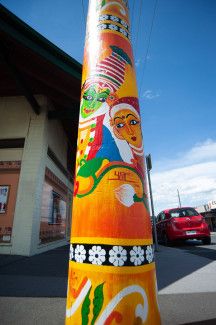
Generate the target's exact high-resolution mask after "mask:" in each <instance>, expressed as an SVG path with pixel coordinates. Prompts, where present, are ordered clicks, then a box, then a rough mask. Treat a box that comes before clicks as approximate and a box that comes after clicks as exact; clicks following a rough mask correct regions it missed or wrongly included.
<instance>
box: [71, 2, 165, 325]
mask: <svg viewBox="0 0 216 325" xmlns="http://www.w3.org/2000/svg"><path fill="white" fill-rule="evenodd" d="M128 10H129V9H128V4H127V1H126V0H116V1H112V0H90V2H89V12H88V21H87V35H86V43H85V51H84V62H83V79H82V92H81V106H80V119H79V130H78V142H77V159H76V178H75V184H74V201H73V214H72V233H71V246H70V261H69V276H68V294H67V307H66V324H73V325H80V324H82V325H88V324H91V325H93V324H97V325H102V324H105V325H108V324H123V325H127V324H130V325H131V324H151V325H155V324H160V315H159V308H158V302H157V288H156V276H155V262H154V250H153V242H152V233H151V222H150V217H149V211H148V201H147V196H146V176H145V168H144V153H143V141H142V131H141V120H140V109H139V102H138V98H137V86H136V76H135V69H134V59H133V53H132V48H131V43H130V25H129V12H128Z"/></svg>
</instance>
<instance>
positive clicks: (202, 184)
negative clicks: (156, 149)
mask: <svg viewBox="0 0 216 325" xmlns="http://www.w3.org/2000/svg"><path fill="white" fill-rule="evenodd" d="M154 170H157V172H154ZM154 170H152V178H151V179H152V188H153V195H154V203H155V210H156V213H158V212H159V211H160V210H163V209H165V208H170V207H177V206H178V196H177V189H178V190H179V192H180V197H181V201H182V206H199V205H202V204H206V203H207V202H208V201H210V200H213V199H215V198H216V141H215V142H214V141H212V140H207V141H205V142H203V143H199V144H196V145H195V146H194V147H193V148H191V149H190V150H188V151H187V152H185V153H181V155H180V154H179V155H178V159H173V160H171V159H170V160H163V161H160V162H157V163H156V164H155V168H154Z"/></svg>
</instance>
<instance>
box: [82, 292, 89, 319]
mask: <svg viewBox="0 0 216 325" xmlns="http://www.w3.org/2000/svg"><path fill="white" fill-rule="evenodd" d="M90 292H91V288H90V289H89V291H88V294H87V296H86V297H85V300H84V302H83V304H82V309H81V314H82V325H88V320H89V319H88V316H89V312H90V304H91V300H90V299H89V295H90Z"/></svg>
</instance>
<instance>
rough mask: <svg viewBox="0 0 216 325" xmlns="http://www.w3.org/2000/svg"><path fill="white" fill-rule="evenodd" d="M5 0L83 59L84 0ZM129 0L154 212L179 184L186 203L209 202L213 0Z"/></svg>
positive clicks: (213, 139) (212, 194) (214, 132)
mask: <svg viewBox="0 0 216 325" xmlns="http://www.w3.org/2000/svg"><path fill="white" fill-rule="evenodd" d="M156 1H157V2H156ZM0 3H1V4H3V5H4V6H6V7H7V8H8V9H9V10H11V11H12V12H13V13H14V14H16V15H17V16H18V17H19V18H21V19H22V20H24V21H25V22H26V23H27V24H29V25H30V26H31V27H33V28H34V29H36V30H37V31H38V32H39V33H41V34H42V35H43V36H45V37H46V38H48V39H49V40H50V41H51V42H53V43H54V44H55V45H57V46H59V47H60V48H61V49H63V50H64V51H65V52H67V53H68V54H69V55H71V56H72V57H73V58H75V59H76V60H78V61H79V62H82V57H83V47H84V35H85V21H86V14H87V6H88V1H87V0H83V4H84V6H83V7H82V1H81V0H64V1H62V0H46V1H44V0H36V1H35V0H34V1H33V0H19V1H14V0H1V1H0ZM129 4H130V11H131V25H132V39H133V48H134V53H135V62H136V67H137V82H138V88H139V99H140V105H141V110H142V124H143V135H144V145H145V153H146V154H148V153H151V155H152V160H153V170H152V183H153V193H154V196H155V205H156V211H159V210H160V209H163V208H166V207H169V206H175V205H177V188H179V190H180V194H181V197H182V201H183V204H184V205H193V206H197V205H201V204H204V203H207V202H208V201H209V200H213V199H215V198H216V166H215V165H214V164H215V161H216V159H215V158H216V125H215V124H216V122H215V120H216V109H215V108H216V63H215V62H216V36H215V31H216V1H215V0H130V1H129ZM155 4H157V5H156V14H155V19H154V24H153V29H152V33H151V38H150V46H149V48H148V42H149V35H150V30H151V24H152V19H153V13H154V8H155ZM140 13H141V15H140ZM138 27H139V28H138ZM147 48H148V55H147ZM145 58H146V62H144V61H145ZM206 164H207V165H206ZM190 168H192V169H190ZM206 168H207V170H206ZM191 170H192V171H193V172H194V171H196V173H195V174H194V173H192V172H191ZM191 184H192V185H193V186H192V185H191ZM189 189H190V190H189Z"/></svg>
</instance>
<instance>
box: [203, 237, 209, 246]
mask: <svg viewBox="0 0 216 325" xmlns="http://www.w3.org/2000/svg"><path fill="white" fill-rule="evenodd" d="M202 242H203V245H211V237H206V238H203V239H202Z"/></svg>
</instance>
